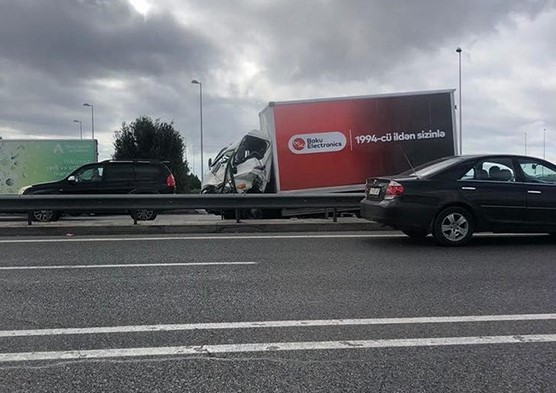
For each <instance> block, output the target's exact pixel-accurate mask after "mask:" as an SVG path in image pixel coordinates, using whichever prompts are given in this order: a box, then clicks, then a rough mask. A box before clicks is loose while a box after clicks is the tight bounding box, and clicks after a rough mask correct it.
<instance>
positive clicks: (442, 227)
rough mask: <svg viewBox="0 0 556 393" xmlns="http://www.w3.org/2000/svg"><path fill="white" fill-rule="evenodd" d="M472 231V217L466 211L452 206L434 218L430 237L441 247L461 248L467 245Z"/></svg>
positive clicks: (473, 226)
mask: <svg viewBox="0 0 556 393" xmlns="http://www.w3.org/2000/svg"><path fill="white" fill-rule="evenodd" d="M474 230H475V223H474V220H473V215H472V214H471V213H470V212H469V211H468V210H467V209H464V208H461V207H457V206H453V207H448V208H446V209H444V210H442V211H441V212H440V213H439V214H438V216H436V219H435V220H434V226H433V231H432V235H433V237H434V240H435V241H436V242H437V243H438V244H439V245H441V246H463V245H465V244H467V243H469V240H471V236H473V231H474Z"/></svg>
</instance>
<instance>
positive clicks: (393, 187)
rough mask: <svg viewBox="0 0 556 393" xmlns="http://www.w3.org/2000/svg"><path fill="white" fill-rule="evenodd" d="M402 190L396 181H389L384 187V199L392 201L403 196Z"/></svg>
mask: <svg viewBox="0 0 556 393" xmlns="http://www.w3.org/2000/svg"><path fill="white" fill-rule="evenodd" d="M403 191H404V188H403V186H402V185H401V184H400V183H398V182H397V181H394V180H391V181H390V183H388V186H387V187H386V193H385V194H384V199H394V198H396V197H399V196H402V195H403Z"/></svg>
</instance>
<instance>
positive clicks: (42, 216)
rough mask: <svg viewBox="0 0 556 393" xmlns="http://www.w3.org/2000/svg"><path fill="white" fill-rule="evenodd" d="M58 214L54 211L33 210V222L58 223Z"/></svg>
mask: <svg viewBox="0 0 556 393" xmlns="http://www.w3.org/2000/svg"><path fill="white" fill-rule="evenodd" d="M59 218H60V214H59V213H58V212H57V211H55V210H46V209H43V210H33V220H34V221H37V222H51V221H58V219H59Z"/></svg>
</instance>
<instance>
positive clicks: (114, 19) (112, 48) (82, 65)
mask: <svg viewBox="0 0 556 393" xmlns="http://www.w3.org/2000/svg"><path fill="white" fill-rule="evenodd" d="M0 4H1V12H0V37H2V38H1V39H0V57H2V58H7V59H10V60H11V61H12V62H15V63H19V64H22V65H26V66H27V67H30V68H36V69H40V70H42V71H43V72H45V73H47V74H48V75H49V76H50V77H57V78H60V79H68V78H72V77H73V78H81V77H83V76H87V77H89V78H95V77H106V76H110V75H112V76H113V75H117V74H118V73H126V74H127V75H130V74H136V75H138V74H148V75H151V76H157V75H161V74H163V73H165V72H168V71H171V70H175V69H177V68H178V67H188V68H202V67H203V66H202V65H203V64H205V63H207V62H210V61H213V59H211V56H210V50H209V48H210V43H209V42H207V41H206V39H204V38H203V37H202V36H201V35H200V34H199V33H197V32H194V31H191V30H188V29H187V28H186V27H185V26H183V25H180V24H179V23H178V22H177V21H176V20H175V19H174V18H173V16H172V15H171V14H170V13H168V12H165V13H158V14H155V15H153V16H152V17H149V18H147V19H144V18H143V17H142V16H141V15H140V14H138V13H137V12H136V11H135V10H133V8H131V6H129V5H128V3H127V1H125V0H120V1H116V0H114V1H99V0H97V1H75V0H56V1H43V0H18V1H9V0H1V1H0ZM201 48H202V49H201Z"/></svg>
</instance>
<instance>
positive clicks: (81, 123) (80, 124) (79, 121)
mask: <svg viewBox="0 0 556 393" xmlns="http://www.w3.org/2000/svg"><path fill="white" fill-rule="evenodd" d="M73 122H74V123H79V139H83V122H82V121H81V120H74V121H73Z"/></svg>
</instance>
